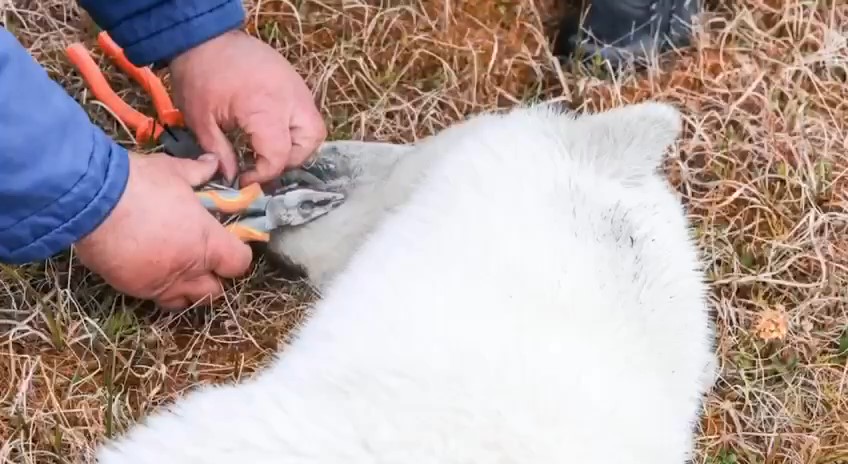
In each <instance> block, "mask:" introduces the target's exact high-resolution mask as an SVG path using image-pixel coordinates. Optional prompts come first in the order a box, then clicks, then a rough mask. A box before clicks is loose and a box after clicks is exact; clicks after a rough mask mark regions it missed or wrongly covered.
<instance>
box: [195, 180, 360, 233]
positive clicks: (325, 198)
mask: <svg viewBox="0 0 848 464" xmlns="http://www.w3.org/2000/svg"><path fill="white" fill-rule="evenodd" d="M197 196H198V198H199V199H200V202H201V203H202V204H203V206H205V207H206V209H207V210H208V211H210V212H213V213H221V214H241V215H245V216H247V217H246V218H244V219H241V220H240V221H238V222H235V223H233V224H229V225H227V226H226V228H227V230H229V231H230V232H231V233H233V234H235V236H236V237H238V238H239V239H241V240H242V241H244V242H267V241H268V240H269V238H270V234H271V231H272V230H274V229H276V228H278V227H294V226H299V225H302V224H306V223H307V222H310V221H313V220H315V219H317V218H319V217H321V216H323V215H325V214H327V213H329V212H330V211H332V210H333V209H335V208H337V207H338V206H340V205H341V204H342V202H343V201H344V199H345V195H344V194H342V193H336V192H329V191H324V190H316V189H312V188H308V187H296V188H289V189H286V190H283V191H281V192H279V193H278V194H276V195H266V194H265V193H264V192H263V191H262V188H261V187H260V186H259V184H251V185H248V186H247V187H245V188H243V189H241V190H236V189H232V188H229V187H224V186H215V187H212V188H210V189H208V190H203V191H200V192H197Z"/></svg>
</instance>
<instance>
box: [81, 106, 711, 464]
mask: <svg viewBox="0 0 848 464" xmlns="http://www.w3.org/2000/svg"><path fill="white" fill-rule="evenodd" d="M680 129H681V118H680V115H679V113H678V112H677V111H676V110H675V109H674V108H673V107H671V106H668V105H666V104H662V103H654V102H648V103H642V104H638V105H630V106H624V107H620V108H617V109H613V110H609V111H606V112H602V113H597V114H586V115H577V114H572V113H569V112H566V111H564V110H561V109H559V108H558V107H556V106H555V105H550V104H537V105H530V106H521V107H516V108H513V109H511V110H509V111H503V112H491V113H482V114H478V115H476V116H473V117H470V118H469V119H467V120H465V121H462V122H460V123H458V124H455V125H453V126H451V127H449V128H447V129H445V130H443V131H441V132H439V133H438V134H436V135H433V136H431V137H429V138H427V139H424V140H423V141H421V142H419V143H417V144H414V145H397V146H395V145H388V144H368V143H356V142H349V143H327V144H326V145H325V146H324V147H323V148H322V150H321V152H320V153H319V155H318V158H317V159H316V166H317V165H322V166H323V167H324V168H327V169H328V172H330V171H332V175H333V176H335V178H336V179H341V178H344V180H343V181H341V182H340V183H339V185H340V186H343V187H340V188H344V189H346V193H347V194H348V196H347V200H346V202H345V203H344V204H343V205H342V206H340V207H339V208H338V209H336V210H334V211H333V212H331V213H330V214H328V215H326V216H324V217H322V218H319V219H318V220H315V221H314V222H312V223H310V224H308V225H306V226H304V227H301V228H298V229H291V230H289V231H284V232H281V233H279V234H277V235H275V237H274V239H273V240H274V241H273V244H272V249H273V250H275V251H276V252H277V253H280V254H281V255H284V256H286V257H287V259H289V260H291V261H292V262H295V263H296V264H298V265H300V266H301V267H302V268H303V269H304V270H305V272H306V274H307V275H308V277H309V279H310V280H312V281H313V282H315V283H316V285H317V286H318V287H319V289H320V290H321V293H322V296H321V297H320V299H319V301H318V302H317V303H316V304H315V305H314V307H313V309H312V314H311V315H310V316H309V318H308V319H307V321H306V322H305V323H304V324H303V326H302V327H301V328H300V329H299V330H298V331H297V333H296V336H295V337H294V339H293V341H292V342H291V343H290V344H289V345H288V346H287V347H285V348H284V349H283V350H281V352H280V353H279V354H278V355H277V356H276V357H275V358H274V359H273V360H272V362H271V364H270V366H269V367H268V368H266V369H265V370H264V371H261V372H260V373H258V374H256V375H255V376H253V377H252V378H251V379H249V380H247V381H244V382H241V383H239V384H237V385H221V386H207V387H203V388H199V389H197V390H196V391H194V392H192V393H189V394H187V395H186V396H185V397H184V398H182V399H180V400H179V401H177V402H176V404H174V405H172V406H171V407H168V408H164V407H163V408H162V409H161V410H159V411H157V412H155V413H153V414H151V415H150V416H149V417H147V418H146V419H144V420H143V421H142V423H140V424H138V425H136V426H134V427H133V428H132V429H131V430H130V431H129V432H128V433H126V434H124V435H123V436H122V437H119V438H117V439H115V440H114V441H111V442H109V443H107V444H104V445H103V446H102V447H101V448H100V449H99V450H98V455H97V457H98V459H99V462H101V463H103V464H118V463H120V464H143V463H144V464H193V463H203V464H224V463H226V464H239V463H250V464H282V463H285V464H331V463H332V464H339V463H345V464H366V463H367V464H374V463H414V464H460V463H463V464H464V463H475V464H477V463H500V464H519V463H521V464H530V463H532V464H554V463H557V464H561V463H580V464H628V463H633V464H682V463H683V462H684V461H685V460H687V459H688V458H689V457H690V454H691V451H692V448H693V443H694V440H693V437H694V427H695V425H696V423H697V421H698V419H699V417H700V409H701V403H702V397H703V394H704V393H705V392H706V391H707V390H708V389H709V388H710V387H711V384H712V381H713V369H714V365H715V364H714V363H715V361H714V357H713V351H712V346H713V328H712V323H711V321H710V317H709V312H708V305H707V302H706V297H707V295H706V292H707V287H706V284H705V282H704V276H703V274H702V271H701V270H700V264H699V256H698V253H697V250H696V247H695V246H694V243H693V241H692V239H691V237H690V231H689V226H688V224H687V221H686V216H685V214H684V211H683V208H682V206H681V204H680V202H679V200H678V198H677V197H676V195H675V194H674V192H673V190H672V189H671V188H670V186H668V185H667V183H666V182H665V180H664V179H663V177H662V176H661V175H660V174H659V173H658V172H657V170H658V167H659V165H660V162H661V160H662V158H663V154H664V152H665V151H666V149H667V148H669V146H670V145H671V144H672V143H673V142H674V141H675V139H676V138H677V137H678V136H679V133H680ZM319 171H320V169H319Z"/></svg>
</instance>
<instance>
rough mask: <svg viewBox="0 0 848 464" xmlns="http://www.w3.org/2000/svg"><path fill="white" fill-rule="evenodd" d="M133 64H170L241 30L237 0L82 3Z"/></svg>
mask: <svg viewBox="0 0 848 464" xmlns="http://www.w3.org/2000/svg"><path fill="white" fill-rule="evenodd" d="M79 3H80V5H81V6H82V7H83V8H84V9H85V10H86V11H88V13H89V14H90V15H91V17H92V18H93V19H94V21H95V22H96V23H97V24H98V25H99V26H100V27H101V28H102V29H104V30H106V31H107V32H108V33H109V35H110V36H111V37H112V39H113V40H114V41H115V42H116V43H117V44H118V45H120V46H121V47H122V48H123V49H124V53H125V54H126V55H127V58H128V59H129V60H130V61H132V62H133V64H135V65H136V66H146V65H150V64H153V63H157V62H164V61H169V60H170V59H172V58H173V57H175V56H177V55H179V54H180V53H182V52H184V51H186V50H188V49H190V48H192V47H194V46H196V45H199V44H201V43H203V42H205V41H207V40H209V39H211V38H214V37H216V36H218V35H221V34H223V33H225V32H228V31H230V30H233V29H236V28H238V27H240V26H241V24H242V22H243V21H244V17H245V13H244V8H243V7H242V4H241V0H140V1H132V2H130V1H115V0H80V2H79Z"/></svg>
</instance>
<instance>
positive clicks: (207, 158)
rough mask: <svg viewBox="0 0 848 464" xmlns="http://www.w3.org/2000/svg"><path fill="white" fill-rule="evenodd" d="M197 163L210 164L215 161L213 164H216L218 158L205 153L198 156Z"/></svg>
mask: <svg viewBox="0 0 848 464" xmlns="http://www.w3.org/2000/svg"><path fill="white" fill-rule="evenodd" d="M197 161H202V162H204V163H209V162H211V161H215V162H217V161H218V157H217V156H215V155H213V154H212V153H206V154H203V155H200V156H199V157H198V158H197Z"/></svg>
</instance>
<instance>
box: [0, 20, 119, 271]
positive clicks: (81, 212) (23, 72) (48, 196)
mask: <svg viewBox="0 0 848 464" xmlns="http://www.w3.org/2000/svg"><path fill="white" fill-rule="evenodd" d="M128 164H129V159H128V156H127V152H126V151H125V150H124V149H123V148H121V147H120V146H119V145H117V144H116V143H114V142H113V141H112V140H111V139H110V138H109V137H108V136H107V135H106V134H105V133H103V132H102V131H100V130H99V129H98V128H97V127H96V126H94V125H93V124H92V123H91V121H90V119H89V118H88V115H87V114H86V113H85V111H84V110H83V109H82V108H81V107H80V106H79V105H78V104H77V102H76V101H75V100H74V99H73V98H71V97H70V96H69V95H68V94H67V93H66V92H65V90H64V89H63V88H62V87H61V86H59V85H58V84H57V83H55V82H54V81H53V80H51V79H50V77H49V76H48V75H47V73H46V72H45V71H44V69H43V68H42V67H41V66H39V65H38V63H37V62H36V61H35V60H34V59H33V58H32V57H31V56H30V55H29V53H27V51H26V50H25V49H24V48H23V47H22V46H21V44H20V43H18V41H17V40H16V39H15V38H14V37H13V36H12V35H11V34H10V33H9V32H8V31H6V30H5V29H3V28H0V262H4V263H9V264H20V263H27V262H32V261H37V260H41V259H45V258H48V257H50V256H52V255H54V254H56V253H59V252H61V251H63V250H65V249H67V248H68V247H70V245H71V244H73V243H74V242H76V241H77V240H79V239H80V238H82V237H83V236H85V235H86V234H88V233H89V232H91V231H92V230H94V228H96V227H97V226H98V225H99V224H100V223H101V222H102V221H103V219H104V218H105V217H106V216H108V215H109V213H110V212H111V211H112V208H113V207H114V205H115V204H116V203H117V201H118V199H119V198H120V196H121V194H122V193H123V190H124V187H125V185H126V180H127V175H128V171H129V169H128Z"/></svg>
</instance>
